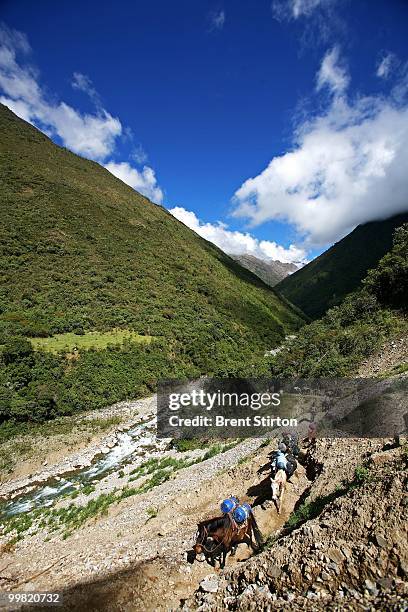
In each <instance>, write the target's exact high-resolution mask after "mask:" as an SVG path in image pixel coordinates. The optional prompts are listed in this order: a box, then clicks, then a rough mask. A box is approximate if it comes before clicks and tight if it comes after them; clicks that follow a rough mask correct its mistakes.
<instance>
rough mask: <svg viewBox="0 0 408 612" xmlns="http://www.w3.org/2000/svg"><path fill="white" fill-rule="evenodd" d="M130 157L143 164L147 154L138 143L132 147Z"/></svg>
mask: <svg viewBox="0 0 408 612" xmlns="http://www.w3.org/2000/svg"><path fill="white" fill-rule="evenodd" d="M131 157H132V159H134V161H135V162H136V163H137V164H144V163H146V162H147V160H148V157H149V156H148V155H147V153H146V151H145V150H144V148H143V146H142V145H141V144H139V145H137V147H135V148H134V149H133V151H132V153H131Z"/></svg>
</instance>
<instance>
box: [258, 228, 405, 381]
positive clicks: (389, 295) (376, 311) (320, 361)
mask: <svg viewBox="0 0 408 612" xmlns="http://www.w3.org/2000/svg"><path fill="white" fill-rule="evenodd" d="M407 313H408V223H405V224H404V225H402V226H400V227H398V228H396V230H395V232H394V235H393V245H392V248H391V250H390V251H389V252H388V253H386V254H385V255H384V257H382V258H381V259H380V261H379V262H378V264H377V266H376V267H375V268H371V269H370V271H369V272H368V274H367V276H366V277H365V278H364V279H363V281H362V282H361V283H360V285H359V287H358V288H357V289H356V291H353V292H352V293H351V294H349V295H347V296H346V297H345V298H344V300H343V301H342V302H341V304H339V305H338V306H334V307H333V308H330V309H329V310H328V311H327V313H326V314H325V315H324V316H323V317H322V318H321V319H318V320H316V321H313V322H312V323H310V324H309V325H305V326H303V328H302V329H301V330H300V331H299V333H298V334H297V335H296V337H292V338H288V339H287V341H286V342H285V343H284V345H283V347H282V350H281V351H280V352H279V353H277V354H276V355H274V356H271V357H269V358H267V359H265V362H266V363H265V366H266V368H265V371H266V372H267V373H268V374H269V375H271V374H272V375H273V376H281V377H286V376H299V377H304V378H308V377H311V378H313V377H329V378H331V377H340V376H350V375H351V376H355V374H356V373H357V368H358V366H359V365H360V364H361V363H362V362H363V361H364V360H366V359H367V357H368V356H369V355H371V354H373V353H374V352H375V351H377V350H379V349H381V353H385V354H387V353H388V355H389V356H390V357H392V356H393V357H394V358H393V359H391V362H388V360H387V359H386V360H385V363H387V362H388V363H389V366H388V367H390V370H383V371H382V372H381V375H391V374H398V373H401V372H406V371H407V370H408V362H407V357H408V355H407V353H406V351H405V350H404V348H403V346H404V345H405V343H406V339H407V338H408V318H407ZM391 340H392V341H391ZM394 340H396V341H397V342H398V345H397V343H396V342H394ZM398 347H399V348H398Z"/></svg>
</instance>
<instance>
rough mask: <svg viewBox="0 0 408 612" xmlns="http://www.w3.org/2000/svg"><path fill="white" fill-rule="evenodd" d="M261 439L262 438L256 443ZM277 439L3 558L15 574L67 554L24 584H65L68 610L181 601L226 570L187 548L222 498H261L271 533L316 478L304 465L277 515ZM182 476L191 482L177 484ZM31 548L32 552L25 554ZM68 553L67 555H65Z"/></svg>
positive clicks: (187, 473)
mask: <svg viewBox="0 0 408 612" xmlns="http://www.w3.org/2000/svg"><path fill="white" fill-rule="evenodd" d="M253 442H254V441H251V443H253ZM248 443H249V441H248V442H246V443H244V444H248ZM259 444H260V441H258V442H257V445H256V446H259ZM275 446H276V443H271V444H269V445H268V446H266V447H264V448H259V449H258V450H255V451H253V452H252V454H251V455H249V456H247V457H245V458H243V459H242V458H241V460H240V462H239V463H237V464H236V465H234V466H232V467H229V468H226V469H224V470H221V471H220V472H219V473H218V474H217V475H216V476H214V473H213V472H212V470H211V469H210V462H211V461H213V462H214V461H217V460H218V461H221V459H220V458H218V457H214V458H213V459H210V460H209V462H208V463H209V465H208V467H207V470H206V465H205V463H206V462H204V463H202V464H199V465H197V466H194V467H193V468H188V469H186V470H181V471H180V472H179V473H178V475H177V477H176V478H175V479H174V481H171V482H168V483H165V484H164V485H160V486H159V487H156V489H155V490H154V491H152V492H150V494H145V495H140V496H137V497H136V498H129V499H128V500H125V501H124V502H122V503H121V504H119V505H118V506H114V507H112V509H111V511H110V513H109V516H108V517H103V518H99V519H98V521H97V522H96V523H94V524H91V525H87V526H86V527H84V528H82V529H80V530H79V531H78V532H77V533H76V534H75V535H73V536H72V537H71V538H70V539H69V540H67V541H62V540H56V539H54V538H53V539H52V541H50V542H48V543H47V542H44V543H42V544H41V549H39V550H38V551H36V550H35V548H34V547H33V546H32V543H30V538H29V539H28V540H27V542H26V543H25V544H24V543H22V545H21V546H22V547H21V548H20V550H19V551H16V553H14V554H13V553H11V554H6V555H3V557H2V559H1V565H2V567H3V565H6V563H11V565H9V566H8V570H7V571H8V572H9V573H10V576H13V575H14V576H20V577H21V574H22V570H23V572H24V576H25V577H30V575H35V573H36V572H37V570H38V571H40V570H41V569H42V568H44V567H47V566H48V565H50V564H51V563H52V562H53V560H58V559H59V558H61V559H62V561H61V563H57V564H56V565H55V566H54V567H53V568H50V570H49V571H48V572H46V573H44V574H42V575H41V576H38V577H37V578H36V579H34V580H31V581H29V582H27V583H26V584H25V585H24V587H23V588H26V589H28V590H48V591H50V590H53V591H55V590H62V591H63V593H64V609H67V610H81V611H82V610H84V609H86V610H102V609H103V610H106V609H109V610H123V611H126V610H132V611H135V612H137V611H139V610H140V611H142V610H169V609H171V608H177V607H178V606H179V605H180V601H182V600H183V599H186V598H188V597H189V596H191V594H192V592H194V590H195V589H197V588H198V586H199V583H200V581H201V580H202V579H203V578H204V577H205V576H207V575H208V574H212V573H214V572H216V573H220V570H218V569H216V570H214V569H213V568H212V567H211V566H210V565H208V564H207V563H199V562H197V561H196V562H194V564H191V563H189V562H188V561H187V554H186V553H187V551H188V550H189V549H191V545H192V543H193V538H194V534H195V530H196V524H197V522H198V521H200V520H202V519H204V518H209V517H212V516H217V515H219V503H220V501H221V500H222V499H223V498H224V497H225V496H226V495H229V494H235V495H238V496H239V498H240V499H241V501H249V502H250V503H251V504H252V505H255V515H256V519H257V521H258V524H259V527H260V529H261V531H262V533H263V535H264V537H265V538H267V537H268V536H269V535H271V534H272V533H274V532H275V531H276V530H277V529H279V527H281V526H282V525H283V523H284V522H285V521H286V519H287V518H288V516H289V514H290V513H291V511H292V510H293V507H294V505H295V503H296V501H297V500H298V499H299V497H300V496H301V495H302V493H303V492H304V491H305V489H306V488H307V487H308V485H309V484H310V483H309V481H308V479H307V478H306V474H305V470H304V469H303V467H302V466H299V468H298V471H297V473H296V474H295V475H294V476H293V477H292V479H291V480H292V482H290V483H288V485H287V492H286V496H285V499H284V505H283V508H282V512H281V514H280V515H277V512H276V509H275V507H274V506H273V505H271V504H266V507H265V509H262V507H261V505H260V504H261V502H262V501H263V500H264V498H265V497H267V496H268V495H269V494H270V493H269V492H270V486H269V479H268V473H267V469H268V454H269V453H270V452H271V451H272V450H273V449H274V448H275ZM236 448H237V449H238V448H239V447H236ZM234 451H235V449H233V451H229V452H234ZM223 460H224V459H223ZM182 472H184V474H183V473H182ZM206 473H207V478H206V476H205V475H206ZM198 475H200V476H201V479H200V481H198V480H199V479H198ZM180 479H181V481H182V483H184V484H187V486H184V487H179V486H177V481H178V480H180ZM171 492H172V494H171ZM153 493H154V499H155V500H156V502H157V500H158V499H160V497H161V496H162V499H163V505H161V506H157V505H156V506H155V510H156V511H157V516H155V517H154V518H151V519H149V520H143V521H142V523H141V522H140V514H141V513H142V514H143V512H142V509H143V508H146V505H149V504H151V503H152V501H151V500H152V495H153ZM24 551H25V552H26V553H27V554H28V553H29V552H30V554H32V555H33V556H32V557H31V559H29V558H26V559H25V560H24V562H22V554H24ZM251 552H252V551H251V550H250V549H249V548H248V547H247V546H246V545H245V544H242V545H240V546H239V547H238V551H237V555H236V557H235V558H231V557H229V558H228V560H227V567H226V569H228V567H231V565H234V564H239V563H240V562H241V561H242V560H244V559H247V558H248V557H249V556H250V555H251ZM67 553H68V557H67V558H66V559H63V557H64V556H65V555H67ZM44 559H47V563H44ZM48 560H49V563H48ZM223 571H226V570H223Z"/></svg>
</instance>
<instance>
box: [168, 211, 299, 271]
mask: <svg viewBox="0 0 408 612" xmlns="http://www.w3.org/2000/svg"><path fill="white" fill-rule="evenodd" d="M170 212H171V214H172V215H174V216H175V217H176V218H177V219H178V220H179V221H182V222H183V223H184V224H185V225H187V226H188V227H189V228H190V229H192V230H194V231H195V232H196V233H197V234H199V235H200V236H202V237H203V238H205V239H206V240H209V241H210V242H213V243H214V244H215V245H217V246H218V247H219V248H220V249H222V250H223V251H224V252H225V253H229V254H230V255H241V254H243V253H245V254H250V255H255V257H259V258H260V259H264V260H271V259H278V260H279V261H283V262H288V263H297V264H299V265H300V264H303V263H305V261H306V253H305V251H304V250H303V249H301V248H298V247H297V246H295V245H293V244H291V245H290V246H289V248H287V249H286V248H285V247H283V246H281V245H279V244H277V243H276V242H271V241H269V240H258V239H257V238H254V236H251V234H249V233H247V232H246V233H243V232H238V231H231V230H229V229H228V226H227V225H226V224H225V223H220V222H218V223H203V222H202V221H200V219H199V218H198V217H197V215H196V214H195V213H194V212H192V211H190V210H186V209H185V208H182V207H181V206H176V207H174V208H171V209H170Z"/></svg>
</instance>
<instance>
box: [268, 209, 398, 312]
mask: <svg viewBox="0 0 408 612" xmlns="http://www.w3.org/2000/svg"><path fill="white" fill-rule="evenodd" d="M406 221H408V213H404V214H401V215H397V216H395V217H392V218H390V219H387V220H386V221H374V222H371V223H366V224H365V225H359V226H358V227H356V229H355V230H353V231H352V232H351V233H350V234H348V236H345V238H343V239H342V240H340V241H339V242H337V243H336V244H335V245H333V246H332V247H331V248H330V249H328V250H327V251H325V253H323V254H322V255H320V256H319V257H317V258H316V259H314V260H313V261H311V262H310V263H309V264H307V265H306V266H305V267H304V268H301V269H300V270H298V271H297V272H295V273H294V274H291V275H290V276H289V277H287V278H285V279H284V280H283V281H282V282H280V283H279V285H278V286H277V289H278V290H279V291H280V292H281V293H282V295H284V296H285V297H286V298H287V299H288V300H289V301H290V302H292V303H293V304H296V306H298V307H299V308H300V309H301V310H302V311H303V312H304V313H305V314H307V315H308V316H309V317H311V318H318V317H320V316H321V315H322V314H324V313H325V312H326V310H327V309H328V308H331V307H332V306H335V305H337V304H339V303H340V302H341V300H342V299H343V298H344V297H345V295H347V294H348V293H350V292H351V291H354V289H356V288H357V286H358V285H359V283H360V281H361V280H362V278H364V276H365V275H366V273H367V270H369V269H370V268H373V267H375V266H376V265H377V262H378V261H379V259H380V258H381V257H382V256H383V255H384V254H385V253H387V252H388V251H389V250H390V248H391V244H392V234H393V231H394V230H395V228H396V227H398V226H400V225H402V224H403V223H405V222H406Z"/></svg>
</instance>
